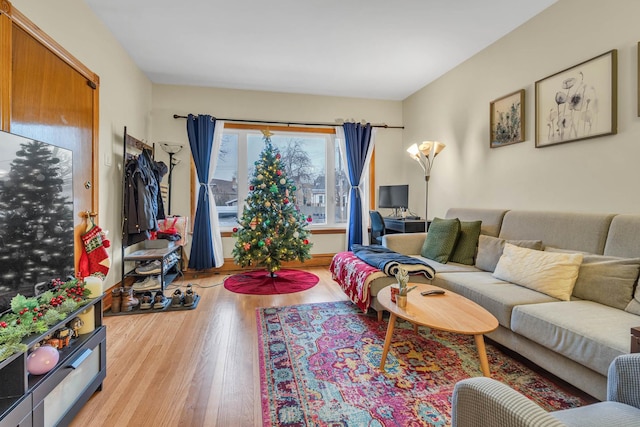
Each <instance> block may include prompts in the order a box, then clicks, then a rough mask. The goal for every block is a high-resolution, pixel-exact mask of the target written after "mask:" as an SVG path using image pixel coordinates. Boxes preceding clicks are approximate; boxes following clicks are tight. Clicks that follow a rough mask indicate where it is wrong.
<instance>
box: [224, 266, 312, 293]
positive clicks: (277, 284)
mask: <svg viewBox="0 0 640 427" xmlns="http://www.w3.org/2000/svg"><path fill="white" fill-rule="evenodd" d="M319 280H320V279H319V278H318V276H316V275H315V274H313V273H308V272H306V271H302V270H287V269H283V270H279V271H277V272H276V277H271V275H270V274H269V272H267V270H257V271H249V272H246V273H238V274H234V275H233V276H229V277H227V279H226V280H225V281H224V287H225V288H226V289H227V290H230V291H231V292H235V293H237V294H252V295H275V294H290V293H293V292H300V291H306V290H307V289H311V288H313V287H314V286H315V285H316V284H317V283H318V282H319Z"/></svg>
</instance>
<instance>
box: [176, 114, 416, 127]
mask: <svg viewBox="0 0 640 427" xmlns="http://www.w3.org/2000/svg"><path fill="white" fill-rule="evenodd" d="M173 118H174V119H186V118H188V117H187V116H180V115H178V114H174V115H173ZM216 119H217V120H224V121H225V122H237V123H259V124H268V125H287V126H291V125H293V126H329V127H335V126H340V125H341V123H304V122H281V121H277V120H245V119H223V118H219V117H216ZM371 127H374V128H385V129H404V126H389V125H387V124H384V123H383V124H372V125H371Z"/></svg>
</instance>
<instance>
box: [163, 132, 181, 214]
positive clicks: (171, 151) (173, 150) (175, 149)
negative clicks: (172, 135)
mask: <svg viewBox="0 0 640 427" xmlns="http://www.w3.org/2000/svg"><path fill="white" fill-rule="evenodd" d="M160 147H162V150H163V151H164V152H165V153H167V154H168V155H169V191H168V193H169V194H168V195H167V215H171V178H172V175H173V168H174V167H175V166H176V165H177V164H178V163H180V159H174V158H173V156H174V155H176V154H177V153H179V152H180V150H182V148H183V147H184V146H183V145H180V144H171V143H169V142H161V143H160Z"/></svg>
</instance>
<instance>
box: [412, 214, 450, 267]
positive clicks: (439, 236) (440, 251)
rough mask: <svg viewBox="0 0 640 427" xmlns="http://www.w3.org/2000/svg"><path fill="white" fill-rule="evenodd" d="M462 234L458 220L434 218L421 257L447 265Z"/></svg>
mask: <svg viewBox="0 0 640 427" xmlns="http://www.w3.org/2000/svg"><path fill="white" fill-rule="evenodd" d="M459 234H460V220H459V219H458V218H453V219H442V218H434V219H433V221H431V225H429V232H428V233H427V238H426V239H425V241H424V244H423V245H422V251H420V255H422V256H423V257H425V258H429V259H432V260H434V261H436V262H439V263H442V264H446V263H447V262H448V261H449V258H450V257H451V254H452V253H453V249H454V248H455V247H456V242H457V241H458V235H459Z"/></svg>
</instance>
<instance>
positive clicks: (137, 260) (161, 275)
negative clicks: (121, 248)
mask: <svg viewBox="0 0 640 427" xmlns="http://www.w3.org/2000/svg"><path fill="white" fill-rule="evenodd" d="M154 261H156V262H158V263H159V264H160V268H159V271H157V272H153V273H148V272H147V273H144V272H141V270H140V267H143V268H144V266H146V265H149V263H153V262H154ZM124 262H125V263H127V264H128V265H129V264H131V263H133V268H132V269H131V270H129V271H128V272H126V273H125V274H124V278H127V277H134V278H135V279H137V280H144V279H150V280H155V279H154V278H155V277H158V279H157V283H152V286H151V287H145V288H144V289H135V288H134V287H133V286H132V287H131V292H132V295H134V300H135V301H138V303H137V304H136V305H135V306H134V307H133V308H132V309H130V310H129V311H127V310H119V311H117V312H113V311H107V312H105V313H104V315H105V316H119V315H126V314H143V313H157V312H162V311H172V310H175V309H176V307H174V306H172V304H171V296H166V295H165V297H166V298H167V302H166V304H164V305H163V306H161V307H160V308H159V307H158V306H157V305H156V304H155V303H154V304H152V305H151V306H149V307H145V306H144V305H143V304H142V298H143V296H144V294H145V293H147V292H151V293H152V294H156V295H157V294H161V295H164V292H165V289H166V287H167V286H168V285H169V284H171V282H173V281H174V280H175V279H176V278H177V277H178V276H180V275H182V268H181V264H182V246H177V245H176V246H172V247H168V248H155V249H140V250H137V251H135V252H132V253H131V254H129V255H127V256H125V258H124ZM124 278H123V282H124ZM185 308H188V309H192V308H195V305H194V307H185ZM180 309H182V307H180ZM112 310H113V303H112ZM0 427H1V426H0Z"/></svg>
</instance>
